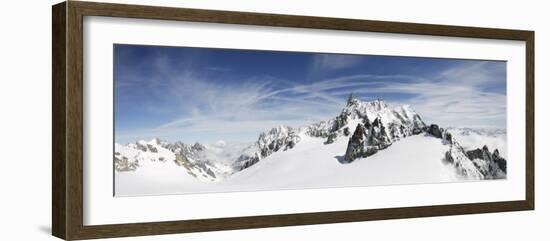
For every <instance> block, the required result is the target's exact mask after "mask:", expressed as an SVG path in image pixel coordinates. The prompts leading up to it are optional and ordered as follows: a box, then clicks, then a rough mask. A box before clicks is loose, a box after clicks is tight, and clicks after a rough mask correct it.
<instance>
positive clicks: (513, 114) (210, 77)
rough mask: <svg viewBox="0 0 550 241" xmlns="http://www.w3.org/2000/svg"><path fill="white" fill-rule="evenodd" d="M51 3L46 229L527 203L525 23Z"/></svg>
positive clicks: (108, 230) (269, 222)
mask: <svg viewBox="0 0 550 241" xmlns="http://www.w3.org/2000/svg"><path fill="white" fill-rule="evenodd" d="M52 11H53V19H52V24H53V41H52V42H53V44H52V48H53V49H52V53H53V67H52V68H53V72H52V73H53V76H52V83H53V100H52V101H53V114H52V116H53V137H52V138H53V147H52V148H53V151H52V153H53V157H52V165H53V168H52V170H53V175H52V178H53V180H52V190H53V193H52V199H53V200H52V210H53V215H52V232H53V235H55V236H57V237H59V238H62V239H67V240H75V239H92V238H109V237H121V236H137V235H157V234H171V233H185V232H203V231H214V230H229V229H246V228H263V227H276V226H290V225H309V224H324V223H338V222H355V221H368V220H383V219H398V218H413V217H428V216H442V215H459V214H475V213H490V212H506V211H520V210H533V209H534V32H532V31H525V30H508V29H489V28H477V27H462V26H444V25H432V24H416V23H401V22H399V23H398V22H384V21H370V20H357V19H338V18H325V17H311V16H291V15H274V14H264V13H249V12H228V11H214V10H198V9H182V8H168V7H157V6H138V5H122V4H110V3H94V2H78V1H68V2H63V3H60V4H57V5H54V6H53V8H52ZM503 215H504V214H503Z"/></svg>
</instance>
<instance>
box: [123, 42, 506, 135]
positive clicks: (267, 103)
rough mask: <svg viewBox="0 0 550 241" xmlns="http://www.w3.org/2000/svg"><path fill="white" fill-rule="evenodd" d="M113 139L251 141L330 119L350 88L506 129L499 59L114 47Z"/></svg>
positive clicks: (458, 120)
mask: <svg viewBox="0 0 550 241" xmlns="http://www.w3.org/2000/svg"><path fill="white" fill-rule="evenodd" d="M114 71H115V72H114V73H115V74H114V80H115V139H116V141H117V142H119V143H127V142H134V141H136V140H140V139H151V138H153V137H159V138H161V139H165V140H169V141H176V140H181V141H184V142H195V141H200V142H203V143H209V142H215V141H218V140H224V141H239V142H245V141H254V140H255V139H256V138H257V136H258V134H259V133H260V132H262V131H266V130H269V129H270V128H272V127H275V126H278V125H281V124H285V125H290V126H294V127H299V126H302V125H306V124H309V123H312V122H316V121H320V120H327V119H329V118H333V117H334V116H336V115H337V114H338V113H339V112H340V110H341V109H342V107H343V106H344V105H345V100H346V98H347V96H348V95H349V93H350V92H353V93H354V94H355V95H356V96H357V97H358V98H360V99H362V100H374V99H377V98H383V99H384V100H385V101H386V102H388V104H390V105H401V104H409V105H410V106H411V107H412V108H413V109H415V110H416V111H417V112H418V113H419V114H420V115H421V116H422V117H423V118H424V120H425V121H426V122H427V123H437V124H439V125H441V126H445V127H446V126H458V127H490V128H505V127H506V62H503V61H479V60H457V59H437V58H413V57H397V56H372V55H343V54H325V53H302V52H276V51H258V50H231V49H209V48H186V47H159V46H142V45H121V44H117V45H115V46H114Z"/></svg>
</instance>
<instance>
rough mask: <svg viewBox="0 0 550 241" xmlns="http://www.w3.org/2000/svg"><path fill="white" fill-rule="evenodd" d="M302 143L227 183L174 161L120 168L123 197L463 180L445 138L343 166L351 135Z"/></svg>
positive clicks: (409, 143) (417, 140)
mask: <svg viewBox="0 0 550 241" xmlns="http://www.w3.org/2000/svg"><path fill="white" fill-rule="evenodd" d="M301 138H302V140H301V142H300V145H297V146H296V147H295V148H293V149H290V150H287V151H284V152H276V153H273V154H272V155H270V156H268V157H267V158H265V159H263V160H262V161H261V162H258V163H257V164H255V165H253V166H251V167H249V168H247V169H244V170H242V171H240V172H237V173H235V174H233V175H231V176H230V177H228V178H227V179H225V180H224V181H222V182H201V181H199V180H197V179H196V178H193V177H192V176H190V175H188V174H187V175H186V171H185V170H183V169H182V168H181V167H178V166H177V165H175V164H174V162H149V163H147V164H145V165H143V166H140V168H138V169H137V170H136V171H133V172H116V173H115V182H116V185H115V187H116V190H115V191H116V194H117V196H138V195H163V194H185V193H205V192H230V191H254V190H274V189H275V190H276V189H279V190H280V189H303V188H327V187H349V186H370V185H393V184H420V183H440V182H451V181H457V180H460V177H459V176H457V175H456V171H455V169H454V167H453V166H452V165H449V164H445V162H444V161H443V160H442V157H444V155H445V152H446V151H447V150H448V149H449V146H448V145H444V144H443V142H442V140H441V139H438V138H435V137H432V136H429V135H424V134H421V135H416V136H410V137H408V138H404V139H403V140H401V141H398V142H395V143H394V144H393V145H392V146H390V147H388V148H387V151H383V152H379V153H376V154H375V155H373V156H370V157H368V158H362V159H357V160H356V161H354V162H353V163H349V164H342V163H340V161H341V158H343V156H344V154H345V149H346V145H347V141H348V140H347V139H345V138H341V139H338V140H337V141H336V142H335V143H333V144H331V145H325V144H323V142H324V140H323V139H320V138H313V137H309V136H307V135H301Z"/></svg>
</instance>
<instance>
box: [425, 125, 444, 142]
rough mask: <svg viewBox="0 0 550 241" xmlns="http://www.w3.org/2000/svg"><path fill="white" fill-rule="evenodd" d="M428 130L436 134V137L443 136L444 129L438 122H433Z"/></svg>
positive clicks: (431, 133)
mask: <svg viewBox="0 0 550 241" xmlns="http://www.w3.org/2000/svg"><path fill="white" fill-rule="evenodd" d="M426 132H428V134H430V135H432V136H434V137H437V138H439V139H441V138H443V130H442V129H441V128H439V126H438V125H436V124H431V125H430V126H429V127H428V128H427V130H426Z"/></svg>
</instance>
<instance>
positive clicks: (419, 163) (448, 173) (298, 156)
mask: <svg viewBox="0 0 550 241" xmlns="http://www.w3.org/2000/svg"><path fill="white" fill-rule="evenodd" d="M474 134H475V135H477V136H476V142H475V143H473V144H472V143H471V142H468V141H469V139H468V138H465V137H468V136H470V137H471V136H472V135H474ZM492 134H494V135H493V136H488V137H487V138H497V137H498V138H500V137H501V136H502V135H503V136H504V137H505V132H504V134H502V132H493V133H492ZM484 135H486V133H481V132H478V131H474V130H472V129H457V128H450V129H443V128H440V127H439V126H438V125H436V124H431V125H429V126H428V125H426V124H425V123H424V121H423V120H422V118H421V117H420V115H419V114H418V113H416V112H415V111H414V110H413V109H412V108H411V107H409V106H398V107H390V106H389V105H387V104H386V103H385V102H384V101H383V100H381V99H378V100H375V101H371V102H363V101H360V100H358V99H357V98H355V97H354V96H353V95H350V97H349V98H348V100H347V102H346V105H345V106H344V108H343V109H342V111H341V112H340V113H339V114H338V115H337V116H336V117H334V118H332V119H329V120H326V121H321V122H317V123H313V124H311V125H308V126H303V127H300V128H293V127H290V126H278V127H275V128H272V129H271V130H269V131H267V132H264V133H260V134H259V137H258V139H257V140H256V141H255V142H254V143H251V144H239V145H225V144H224V145H204V144H201V143H195V144H193V145H188V144H185V143H182V142H176V143H169V142H164V141H160V140H158V139H153V140H151V141H139V142H137V143H131V144H128V145H120V144H115V156H114V162H115V170H116V172H115V182H117V183H116V185H115V188H116V190H115V193H116V194H117V195H119V194H120V195H146V194H170V193H187V192H211V191H242V190H257V189H270V188H283V189H284V188H308V187H330V186H357V185H390V184H407V183H430V182H442V181H453V180H481V179H498V178H505V177H506V159H505V157H502V156H501V155H500V152H499V150H497V149H495V150H494V151H493V152H490V151H489V147H488V146H486V144H483V147H481V148H479V147H480V146H482V145H479V144H480V143H481V141H482V140H484V138H485V137H484ZM495 136H496V137H495ZM489 140H490V139H489ZM462 141H465V142H467V143H468V144H465V145H464V147H463V146H462V145H461V144H459V142H462ZM504 143H505V139H504ZM474 145H475V146H474ZM394 146H396V147H394ZM489 146H495V145H492V144H489ZM504 146H505V145H504ZM388 158H389V159H388ZM415 170H416V172H415ZM430 170H431V171H430ZM390 172H391V174H389V173H390ZM380 173H386V174H387V175H388V176H389V177H392V179H390V178H389V177H381V176H380ZM367 175H370V176H367ZM143 180H147V182H146V183H144V182H143ZM153 183H157V184H155V185H153ZM151 185H153V186H154V188H145V186H151ZM153 186H152V187H153Z"/></svg>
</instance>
